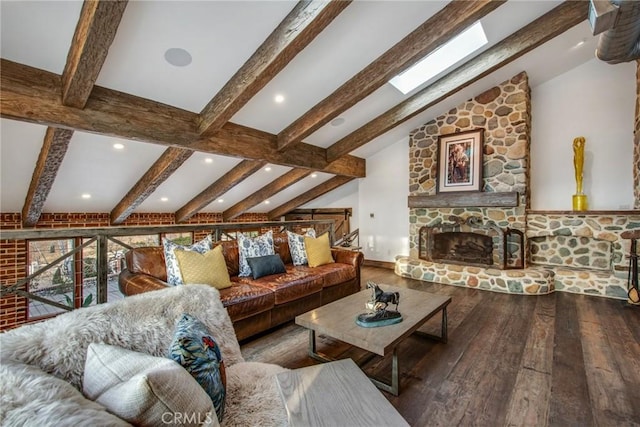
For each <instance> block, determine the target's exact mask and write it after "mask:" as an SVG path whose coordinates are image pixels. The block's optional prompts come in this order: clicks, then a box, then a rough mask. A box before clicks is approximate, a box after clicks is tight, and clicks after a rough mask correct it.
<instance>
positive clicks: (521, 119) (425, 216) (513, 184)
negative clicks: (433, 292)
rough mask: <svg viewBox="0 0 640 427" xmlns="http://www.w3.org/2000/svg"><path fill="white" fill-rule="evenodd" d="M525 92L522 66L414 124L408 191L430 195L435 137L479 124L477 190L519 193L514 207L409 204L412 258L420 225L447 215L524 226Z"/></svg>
mask: <svg viewBox="0 0 640 427" xmlns="http://www.w3.org/2000/svg"><path fill="white" fill-rule="evenodd" d="M530 111H531V96H530V91H529V82H528V78H527V74H526V73H525V72H522V73H520V74H518V75H516V76H515V77H513V78H511V79H510V80H508V81H505V82H503V83H501V84H500V85H498V86H496V87H493V88H491V89H489V90H487V91H485V92H484V93H482V94H480V95H478V96H476V97H475V98H473V99H470V100H468V101H467V102H465V103H463V104H461V105H459V106H458V107H457V108H454V109H452V110H451V111H449V112H447V113H446V114H444V115H442V116H440V117H437V118H436V119H434V120H432V121H430V122H428V123H426V124H425V125H423V126H421V127H419V128H417V129H416V130H415V131H413V132H412V133H411V134H410V141H409V144H410V146H409V193H410V195H423V196H424V195H435V194H436V179H437V175H438V160H437V155H438V137H439V136H441V135H447V134H451V133H457V132H464V131H467V130H473V129H478V128H484V130H485V131H484V150H483V151H484V158H483V184H484V185H483V191H485V192H510V191H517V192H518V193H519V198H520V200H519V204H518V206H517V207H514V208H475V207H468V208H437V209H423V208H417V209H410V211H409V251H410V256H411V257H413V258H418V239H419V230H420V227H422V226H424V225H428V226H433V225H437V224H439V223H442V222H448V217H449V215H458V216H460V217H462V218H466V217H468V216H471V215H475V216H480V217H481V218H482V219H483V220H485V221H486V220H493V221H494V222H495V223H496V224H497V225H498V226H499V227H501V228H503V229H504V228H507V227H510V228H515V229H518V230H520V231H523V232H524V231H525V225H526V216H525V212H526V208H527V207H528V206H529V191H528V188H529V143H530V142H529V134H530V129H531V115H530Z"/></svg>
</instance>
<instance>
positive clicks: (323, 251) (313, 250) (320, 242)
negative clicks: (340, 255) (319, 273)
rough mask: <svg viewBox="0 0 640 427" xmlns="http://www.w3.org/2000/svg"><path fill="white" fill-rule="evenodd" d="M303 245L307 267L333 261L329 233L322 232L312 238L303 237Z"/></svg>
mask: <svg viewBox="0 0 640 427" xmlns="http://www.w3.org/2000/svg"><path fill="white" fill-rule="evenodd" d="M304 246H305V248H306V250H307V258H308V260H309V267H317V266H320V265H324V264H330V263H332V262H335V261H334V260H333V257H332V256H331V243H330V242H329V233H324V234H322V235H321V236H320V237H318V238H317V239H314V238H313V237H305V238H304Z"/></svg>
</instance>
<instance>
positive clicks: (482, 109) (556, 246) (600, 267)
mask: <svg viewBox="0 0 640 427" xmlns="http://www.w3.org/2000/svg"><path fill="white" fill-rule="evenodd" d="M637 77H638V90H639V92H638V104H637V109H636V121H635V132H634V134H635V140H634V143H635V145H634V162H635V164H638V165H640V62H639V66H638V76H637ZM530 102H531V101H530V93H529V86H528V80H527V75H526V73H524V72H523V73H520V74H518V75H517V76H515V77H513V78H512V79H510V80H508V81H506V82H504V83H502V84H500V85H498V86H496V87H494V88H491V89H489V90H487V91H486V92H484V93H482V94H480V95H478V96H477V97H475V98H473V99H471V100H469V101H467V102H465V103H463V104H461V105H460V106H458V107H457V108H454V109H452V110H451V111H449V112H448V113H446V114H444V115H442V116H440V117H438V118H436V119H435V120H433V121H431V122H429V123H427V124H425V125H423V126H421V127H419V128H418V129H416V130H415V131H414V132H413V133H412V134H411V135H410V148H409V156H410V158H409V172H410V177H409V192H410V195H422V196H424V195H427V196H428V195H435V194H436V179H437V173H438V166H437V153H438V149H437V144H438V136H440V135H446V134H450V133H456V132H463V131H466V130H471V129H475V128H484V129H485V141H484V159H483V178H484V181H483V183H484V188H483V190H484V191H485V192H498V191H517V192H518V193H519V197H520V199H519V205H518V206H517V207H515V208H479V207H465V208H435V209H434V208H430V209H424V208H416V209H410V211H409V221H410V224H409V249H410V255H409V256H408V257H407V256H398V257H396V264H395V271H396V274H398V275H401V276H404V277H411V278H414V279H419V280H426V281H436V282H438V283H444V284H451V285H457V286H466V287H471V288H478V289H486V290H492V291H497V292H507V293H517V294H524V295H541V294H548V293H551V292H553V291H554V290H562V291H566V292H573V293H582V294H588V295H599V296H606V297H613V298H620V299H626V290H627V287H626V284H627V274H628V259H627V258H626V256H627V255H628V253H629V249H630V242H629V240H624V239H621V237H620V234H621V233H622V232H623V231H626V230H637V229H640V212H638V211H630V212H628V213H627V212H600V213H598V212H587V213H584V214H583V213H575V212H558V211H556V212H533V211H532V212H528V211H527V208H528V206H529V197H530V194H529V144H530V141H529V133H530V128H531V126H530V111H531V110H530ZM639 169H640V168H639V167H635V168H634V197H635V204H636V207H638V205H640V182H639V181H640V170H639ZM461 194H463V193H461ZM450 215H457V216H460V217H462V218H467V217H468V216H471V215H474V216H479V217H481V218H482V219H483V220H484V221H487V220H492V221H494V222H495V223H496V224H497V225H498V226H499V227H501V228H506V227H510V228H515V229H518V230H520V231H523V232H524V233H525V239H528V238H531V239H532V243H533V244H532V245H531V249H532V250H533V251H534V252H535V254H533V256H532V255H531V254H530V252H529V250H525V253H526V255H525V257H528V258H527V259H526V263H525V265H526V268H524V269H519V270H510V269H507V270H500V269H497V268H481V267H470V266H461V265H453V264H444V263H435V262H429V261H425V260H420V259H419V258H418V239H419V230H420V228H421V227H422V226H424V225H428V226H434V225H437V224H440V223H446V222H448V217H449V216H450ZM545 238H546V239H545ZM528 243H529V242H528V241H527V242H525V244H526V245H527V246H526V248H528V247H529V245H528ZM576 245H579V246H580V247H577V246H576ZM512 250H513V249H511V248H510V249H509V252H511V251H512ZM532 260H533V261H534V262H531V261H532Z"/></svg>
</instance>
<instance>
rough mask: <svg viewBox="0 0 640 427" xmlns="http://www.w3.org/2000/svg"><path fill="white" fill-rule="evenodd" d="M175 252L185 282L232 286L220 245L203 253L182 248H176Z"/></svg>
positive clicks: (219, 286) (223, 286)
mask: <svg viewBox="0 0 640 427" xmlns="http://www.w3.org/2000/svg"><path fill="white" fill-rule="evenodd" d="M174 253H175V255H176V258H177V259H178V264H179V265H180V275H181V276H182V281H183V283H184V284H198V283H200V284H204V285H210V286H213V287H214V288H217V289H224V288H228V287H229V286H231V280H230V279H229V272H228V271H227V265H226V263H225V261H224V256H223V255H222V248H221V247H220V246H216V247H215V248H213V249H212V250H210V251H208V252H205V253H203V254H201V253H198V252H196V251H185V250H182V249H176V250H175V251H174Z"/></svg>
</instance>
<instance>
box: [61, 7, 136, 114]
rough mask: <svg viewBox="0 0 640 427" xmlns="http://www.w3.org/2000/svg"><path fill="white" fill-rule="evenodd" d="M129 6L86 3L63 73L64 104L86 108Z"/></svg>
mask: <svg viewBox="0 0 640 427" xmlns="http://www.w3.org/2000/svg"><path fill="white" fill-rule="evenodd" d="M126 7H127V1H126V0H109V1H105V0H100V1H96V0H85V2H84V3H83V5H82V11H81V12H80V19H79V21H78V24H77V26H76V30H75V34H74V35H73V42H72V43H71V48H70V49H69V54H68V56H67V63H66V65H65V67H64V72H63V73H62V103H63V104H64V105H68V106H70V107H76V108H84V106H85V104H86V102H87V99H89V95H90V94H91V90H92V89H93V85H94V84H95V82H96V80H97V78H98V74H99V73H100V70H101V69H102V65H103V64H104V61H105V60H106V59H107V54H108V53H109V47H110V46H111V43H113V39H114V37H115V36H116V31H117V30H118V25H120V20H121V19H122V15H123V14H124V11H125V9H126Z"/></svg>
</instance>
